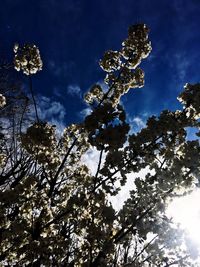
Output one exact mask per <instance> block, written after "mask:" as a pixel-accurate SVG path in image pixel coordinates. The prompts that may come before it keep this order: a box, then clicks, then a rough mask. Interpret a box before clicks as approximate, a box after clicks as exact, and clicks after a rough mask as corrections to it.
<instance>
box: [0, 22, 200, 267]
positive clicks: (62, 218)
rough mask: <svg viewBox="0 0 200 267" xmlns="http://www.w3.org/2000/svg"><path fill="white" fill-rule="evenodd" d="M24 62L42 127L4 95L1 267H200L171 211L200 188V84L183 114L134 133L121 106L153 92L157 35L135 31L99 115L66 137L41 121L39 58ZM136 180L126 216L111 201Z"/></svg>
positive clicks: (101, 98)
mask: <svg viewBox="0 0 200 267" xmlns="http://www.w3.org/2000/svg"><path fill="white" fill-rule="evenodd" d="M14 52H15V58H14V66H15V69H16V70H17V71H22V72H23V73H24V74H25V75H27V76H28V78H29V84H30V95H31V99H32V102H33V106H34V113H35V120H34V121H31V117H30V115H29V113H28V107H30V103H29V102H30V100H29V98H28V97H26V96H24V95H23V97H20V98H19V97H18V98H17V99H18V100H17V103H18V107H19V106H20V111H19V112H17V114H16V105H15V102H13V101H11V99H12V97H13V93H12V92H10V91H9V90H8V91H6V90H4V91H2V92H1V94H0V108H1V116H2V123H1V125H0V126H1V128H0V130H1V132H0V134H1V141H0V147H1V151H0V168H1V169H0V189H1V194H0V225H1V229H0V263H1V266H53V267H55V266H63V267H64V266H87V267H95V266H97V267H98V266H112V267H114V266H115V267H119V266H132V267H134V266H135V267H136V266H137V267H139V266H141V267H143V266H145V267H151V266H152V267H153V266H160V267H167V266H172V265H174V266H199V265H198V262H197V260H198V249H197V248H196V247H195V246H194V245H193V244H192V243H191V242H190V241H189V239H188V237H187V236H186V234H185V233H184V232H183V231H181V230H180V229H179V228H178V227H177V226H176V225H174V224H173V222H172V221H171V219H170V218H168V217H167V215H166V207H167V204H168V203H169V202H170V201H171V200H172V199H173V198H174V197H175V196H177V195H182V194H185V193H188V192H189V191H190V190H192V188H194V186H197V185H198V183H199V180H198V179H199V172H200V164H199V161H200V147H199V141H198V140H192V141H189V140H187V139H186V134H187V132H186V130H187V127H196V129H197V130H198V127H199V121H198V119H199V117H200V105H199V103H200V84H196V85H191V84H186V86H185V87H184V91H183V92H182V93H181V95H180V96H179V100H180V102H181V103H183V105H184V107H183V109H182V110H177V111H175V112H171V111H168V110H165V111H163V112H162V113H161V114H160V116H158V117H155V116H153V117H150V118H149V119H148V121H147V124H146V127H145V128H144V129H142V130H141V131H140V132H138V133H137V134H133V133H129V130H130V127H129V124H128V123H127V121H126V113H125V111H124V109H123V107H122V106H121V105H120V98H121V96H122V95H123V94H125V93H127V92H128V90H129V89H130V88H138V87H142V86H143V84H144V72H143V70H142V69H140V68H139V67H138V66H139V65H140V63H141V61H142V60H143V59H145V58H146V57H147V56H148V55H149V53H150V52H151V44H150V41H149V40H148V28H147V26H146V25H143V24H140V25H134V26H131V27H130V28H129V32H128V37H127V39H126V40H125V41H124V42H123V43H122V49H121V51H107V52H106V53H105V54H104V56H103V59H102V60H101V61H100V66H101V68H102V69H103V70H104V71H105V72H106V77H105V83H106V84H107V85H108V90H107V91H106V92H105V91H103V90H102V88H101V86H99V85H94V86H93V87H92V88H91V89H90V91H89V92H88V93H87V94H86V95H85V101H86V102H87V103H88V105H89V106H90V107H91V110H92V111H91V113H90V114H89V115H88V116H86V118H85V119H84V121H83V122H82V123H80V124H72V125H70V126H68V127H66V128H65V130H64V132H63V133H62V135H61V137H60V136H59V137H58V135H57V134H56V128H55V126H54V125H51V124H49V123H48V122H45V121H41V120H40V118H39V115H38V112H37V103H36V101H35V98H34V92H33V88H32V76H33V75H34V74H36V73H37V72H38V71H40V70H41V69H42V61H41V58H40V53H39V50H38V48H37V47H36V46H35V45H24V46H22V47H20V46H19V45H15V47H14ZM17 94H19V91H17ZM20 96H21V95H20ZM15 99H16V97H15ZM19 99H20V101H22V103H21V104H20V105H19ZM9 110H11V111H12V113H9V112H8V111H9ZM5 114H8V115H7V116H6V115H5ZM10 114H12V116H11V115H10ZM13 117H14V121H13V119H12V118H13ZM28 119H29V120H28ZM5 125H6V127H5ZM198 136H199V133H197V137H198ZM91 149H96V150H97V151H98V153H99V161H98V164H97V166H96V171H95V173H93V172H91V170H90V168H89V166H87V163H83V160H82V158H83V156H84V155H85V154H87V153H88V151H89V150H91ZM142 170H143V171H144V172H145V175H141V171H142ZM131 173H134V174H137V176H138V177H137V178H133V179H132V183H133V188H134V189H133V190H132V191H131V192H130V197H129V198H128V199H127V200H126V201H125V202H124V205H123V207H122V208H121V210H119V211H116V210H114V208H113V206H112V204H111V201H110V197H111V196H116V195H117V194H118V193H119V191H120V189H121V187H122V186H126V180H127V176H128V175H129V176H130V174H131Z"/></svg>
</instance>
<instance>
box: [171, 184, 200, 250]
mask: <svg viewBox="0 0 200 267" xmlns="http://www.w3.org/2000/svg"><path fill="white" fill-rule="evenodd" d="M167 214H168V216H170V217H172V218H173V221H174V222H175V223H179V224H180V226H181V228H183V229H184V230H185V231H187V232H188V234H189V236H190V238H191V239H192V240H193V241H194V242H195V243H196V244H198V246H199V248H200V189H196V190H194V191H193V192H192V193H191V194H189V195H187V196H184V197H180V198H177V199H175V200H174V201H172V203H171V204H170V205H169V207H168V209H167Z"/></svg>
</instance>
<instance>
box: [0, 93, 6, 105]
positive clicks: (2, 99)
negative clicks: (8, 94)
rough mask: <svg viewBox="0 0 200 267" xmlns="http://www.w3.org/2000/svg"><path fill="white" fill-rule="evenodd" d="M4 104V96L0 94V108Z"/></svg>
mask: <svg viewBox="0 0 200 267" xmlns="http://www.w3.org/2000/svg"><path fill="white" fill-rule="evenodd" d="M5 105H6V98H5V96H3V95H2V94H0V108H3V107H4V106H5Z"/></svg>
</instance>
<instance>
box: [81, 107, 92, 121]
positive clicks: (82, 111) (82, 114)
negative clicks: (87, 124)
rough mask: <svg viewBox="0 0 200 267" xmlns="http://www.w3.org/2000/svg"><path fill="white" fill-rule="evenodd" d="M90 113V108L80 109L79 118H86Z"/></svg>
mask: <svg viewBox="0 0 200 267" xmlns="http://www.w3.org/2000/svg"><path fill="white" fill-rule="evenodd" d="M91 112H92V110H91V108H89V107H87V108H84V109H82V110H81V111H80V112H79V116H80V117H81V118H82V119H84V118H85V117H86V116H88V115H89V114H90V113H91Z"/></svg>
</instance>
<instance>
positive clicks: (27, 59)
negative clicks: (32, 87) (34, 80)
mask: <svg viewBox="0 0 200 267" xmlns="http://www.w3.org/2000/svg"><path fill="white" fill-rule="evenodd" d="M14 53H15V57H14V66H15V69H16V70H17V71H20V70H22V72H23V73H24V74H26V75H31V74H35V73H37V72H38V71H40V70H42V66H43V63H42V60H41V57H40V51H39V49H38V48H37V46H36V45H32V44H25V45H24V46H22V47H20V46H19V45H18V44H15V46H14Z"/></svg>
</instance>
